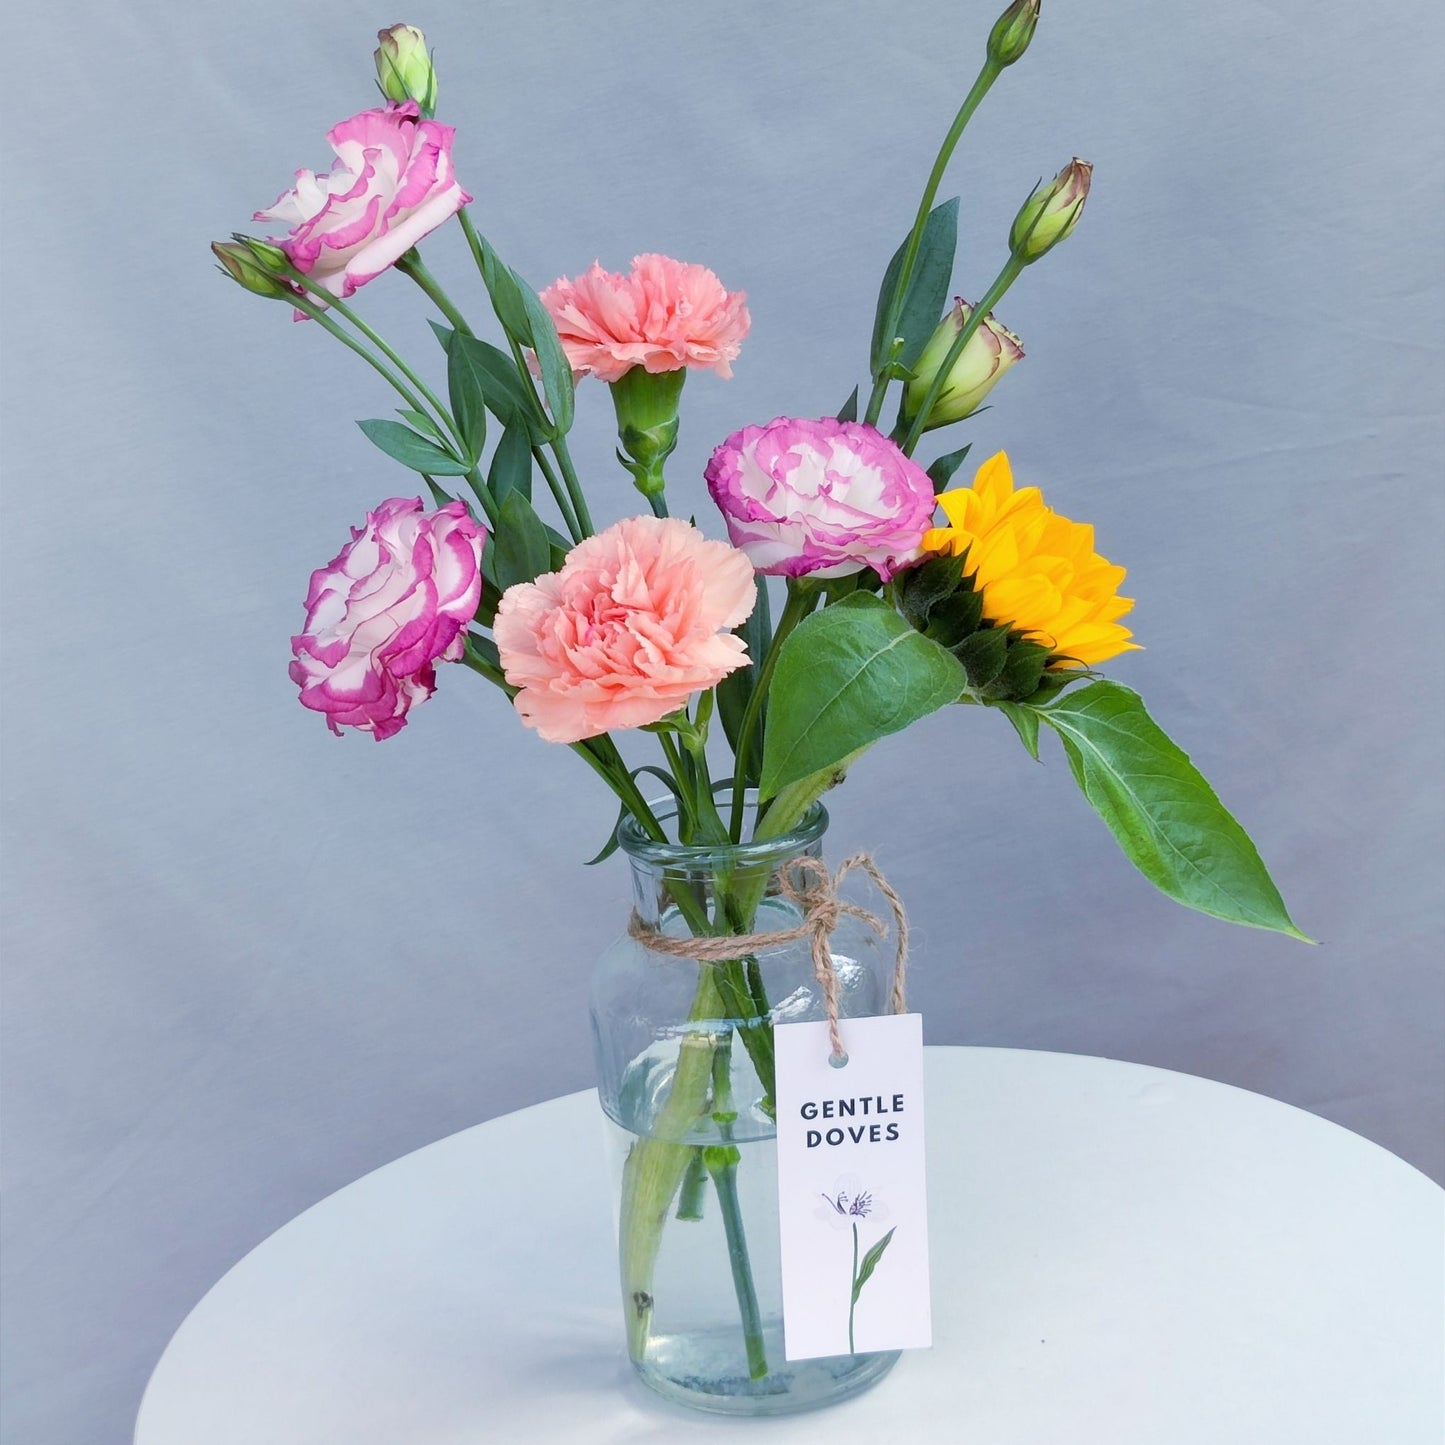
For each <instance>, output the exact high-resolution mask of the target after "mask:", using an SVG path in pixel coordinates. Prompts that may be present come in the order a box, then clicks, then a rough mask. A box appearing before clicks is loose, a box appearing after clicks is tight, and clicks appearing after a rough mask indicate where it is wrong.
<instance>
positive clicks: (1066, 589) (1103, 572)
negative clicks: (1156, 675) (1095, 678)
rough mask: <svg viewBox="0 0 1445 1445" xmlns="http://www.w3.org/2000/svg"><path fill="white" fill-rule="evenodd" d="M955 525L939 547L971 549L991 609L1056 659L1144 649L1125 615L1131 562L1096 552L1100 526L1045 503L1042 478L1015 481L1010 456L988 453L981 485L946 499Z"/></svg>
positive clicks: (927, 539)
mask: <svg viewBox="0 0 1445 1445" xmlns="http://www.w3.org/2000/svg"><path fill="white" fill-rule="evenodd" d="M938 504H939V506H941V507H942V508H943V511H944V515H945V516H946V517H947V518H948V521H949V524H950V525H949V526H947V527H933V528H931V529H930V530H929V531H928V532H926V533H925V534H924V537H923V545H924V547H925V549H927V550H928V551H930V552H937V553H943V554H949V553H951V554H952V555H954V556H959V555H961V554H962V553H964V552H967V554H968V561H967V563H966V568H967V571H968V572H969V573H970V574H972V576H973V579H974V580H973V585H974V589H975V590H976V591H978V592H980V593H982V594H983V615H984V616H985V617H986V618H987V619H988V620H989V621H991V622H994V623H997V624H999V625H1001V626H1007V627H1009V628H1010V629H1011V630H1012V631H1014V632H1020V633H1024V634H1025V635H1027V636H1028V637H1029V638H1031V639H1032V640H1034V641H1037V642H1041V643H1043V644H1044V645H1046V646H1047V647H1048V648H1049V650H1050V652H1051V653H1053V654H1054V656H1052V657H1051V658H1050V659H1049V666H1050V667H1051V668H1061V667H1080V666H1082V667H1092V666H1093V665H1094V664H1095V663H1099V662H1105V661H1107V660H1108V659H1109V658H1111V657H1117V656H1118V654H1119V653H1121V652H1132V651H1135V650H1137V647H1138V644H1137V643H1133V642H1130V641H1129V638H1130V637H1131V636H1132V635H1133V634H1132V633H1131V632H1130V631H1129V629H1128V628H1127V627H1122V626H1120V624H1119V621H1118V619H1119V618H1120V617H1122V616H1123V615H1124V614H1125V613H1126V612H1128V611H1129V609H1130V608H1131V607H1133V605H1134V602H1133V599H1132V598H1129V597H1120V596H1119V585H1120V584H1121V583H1122V582H1123V580H1124V569H1123V568H1122V567H1115V566H1112V565H1111V564H1110V563H1109V562H1108V561H1106V560H1105V559H1104V558H1103V557H1101V556H1100V555H1099V554H1098V553H1097V552H1096V551H1094V529H1093V528H1092V527H1090V526H1088V525H1086V524H1085V523H1083V522H1071V521H1070V520H1069V519H1068V518H1067V517H1061V516H1060V515H1059V514H1058V513H1057V512H1055V511H1053V510H1051V509H1050V508H1049V507H1047V506H1045V505H1044V499H1043V497H1042V496H1041V495H1040V493H1039V489H1038V488H1037V487H1024V488H1023V489H1022V490H1020V491H1015V490H1014V482H1013V471H1012V470H1011V468H1010V467H1009V461H1008V456H1007V454H1006V453H1004V452H999V453H997V455H995V456H992V457H990V458H989V459H988V461H986V462H985V463H984V464H983V465H982V466H981V467H980V468H979V469H978V472H977V473H976V475H975V476H974V479H973V486H971V487H961V488H959V489H958V490H957V491H953V492H945V493H944V494H943V495H942V496H941V497H939V499H938Z"/></svg>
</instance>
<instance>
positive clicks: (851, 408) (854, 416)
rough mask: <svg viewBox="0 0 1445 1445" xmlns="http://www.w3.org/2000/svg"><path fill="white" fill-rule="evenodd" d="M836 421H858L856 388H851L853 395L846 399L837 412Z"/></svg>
mask: <svg viewBox="0 0 1445 1445" xmlns="http://www.w3.org/2000/svg"><path fill="white" fill-rule="evenodd" d="M838 420H839V421H857V420H858V388H857V387H856V386H855V387H854V388H853V395H852V396H850V397H849V398H848V400H847V401H845V402H844V403H843V406H842V408H841V409H840V410H839V412H838Z"/></svg>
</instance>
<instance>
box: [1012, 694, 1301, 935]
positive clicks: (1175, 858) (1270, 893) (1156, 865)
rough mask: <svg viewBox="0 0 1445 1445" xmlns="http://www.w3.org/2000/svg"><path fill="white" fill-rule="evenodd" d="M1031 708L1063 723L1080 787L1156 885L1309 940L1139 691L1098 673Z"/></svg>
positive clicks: (1207, 909)
mask: <svg viewBox="0 0 1445 1445" xmlns="http://www.w3.org/2000/svg"><path fill="white" fill-rule="evenodd" d="M1035 711H1036V712H1037V714H1038V716H1039V718H1040V719H1041V720H1042V721H1043V722H1044V723H1046V724H1047V725H1048V726H1049V727H1051V728H1052V729H1053V730H1054V731H1055V732H1056V733H1058V735H1059V737H1060V739H1061V740H1062V742H1063V744H1064V752H1065V753H1066V754H1067V756H1068V759H1069V765H1070V767H1071V768H1072V769H1073V772H1074V778H1075V780H1076V781H1077V783H1078V785H1079V787H1080V788H1081V789H1083V793H1084V796H1085V797H1086V798H1087V799H1088V800H1089V802H1090V803H1091V804H1093V806H1094V809H1095V811H1096V812H1097V813H1098V814H1099V816H1100V817H1101V818H1103V820H1104V822H1105V823H1107V824H1108V825H1109V830H1110V831H1111V832H1112V833H1113V835H1114V837H1115V838H1116V839H1118V842H1119V846H1120V847H1121V848H1123V850H1124V852H1125V854H1126V855H1127V856H1128V858H1129V860H1130V862H1132V863H1133V864H1134V866H1135V867H1136V868H1138V869H1139V871H1140V872H1141V873H1142V874H1143V875H1144V876H1145V877H1146V878H1147V879H1148V880H1149V881H1150V882H1151V883H1153V884H1154V885H1155V887H1157V888H1159V889H1160V890H1161V891H1162V892H1164V893H1167V894H1168V895H1169V897H1171V898H1173V899H1175V900H1177V901H1178V902H1180V903H1182V904H1184V905H1185V906H1186V907H1188V908H1197V909H1198V910H1199V911H1200V912H1201V913H1208V914H1212V915H1213V916H1214V917H1215V918H1223V919H1225V920H1227V921H1228V922H1230V923H1243V924H1246V925H1247V926H1249V927H1250V928H1268V929H1273V930H1274V931H1275V932H1278V933H1287V934H1289V935H1290V936H1291V937H1293V938H1300V939H1305V941H1306V942H1312V941H1313V940H1310V939H1308V938H1307V937H1306V935H1305V934H1303V933H1301V932H1300V931H1299V929H1297V928H1296V927H1295V925H1294V923H1293V922H1292V921H1291V919H1290V916H1289V913H1288V912H1287V911H1286V909H1285V906H1284V901H1283V899H1281V898H1280V896H1279V890H1278V889H1277V888H1276V887H1275V886H1274V881H1273V880H1272V879H1271V878H1270V876H1269V873H1268V871H1267V870H1266V868H1265V866H1264V863H1263V862H1262V860H1261V859H1260V856H1259V853H1258V851H1257V850H1256V848H1255V846H1254V844H1253V843H1252V842H1251V841H1250V838H1249V835H1248V834H1247V833H1246V832H1245V831H1244V829H1243V828H1241V827H1240V826H1239V824H1238V823H1237V822H1235V820H1234V819H1233V818H1232V817H1231V816H1230V814H1229V813H1228V811H1227V810H1226V809H1225V807H1224V805H1223V804H1222V803H1221V802H1220V801H1219V799H1218V798H1217V797H1216V796H1215V793H1214V789H1213V788H1211V787H1210V786H1209V784H1208V783H1207V782H1206V781H1205V779H1204V777H1203V775H1202V774H1201V773H1200V772H1199V770H1198V769H1197V768H1195V766H1194V765H1193V763H1191V762H1190V761H1189V759H1188V757H1187V756H1186V755H1185V754H1184V753H1183V752H1182V751H1181V750H1180V748H1179V747H1178V746H1176V744H1175V743H1173V742H1172V741H1171V740H1170V739H1169V737H1168V736H1167V735H1166V734H1165V733H1164V731H1163V730H1162V729H1161V728H1160V727H1159V725H1158V724H1157V723H1156V722H1155V721H1154V720H1153V718H1151V717H1150V716H1149V714H1148V713H1147V712H1145V710H1144V704H1143V702H1142V701H1141V700H1140V698H1139V696H1138V694H1137V693H1133V692H1131V691H1130V690H1129V689H1128V688H1127V687H1121V686H1120V685H1119V684H1118V683H1117V682H1094V683H1090V684H1089V686H1087V687H1083V688H1080V689H1078V690H1077V691H1076V692H1071V693H1069V694H1068V695H1067V696H1065V697H1063V698H1060V699H1059V700H1058V701H1057V702H1053V703H1049V704H1048V705H1046V706H1044V707H1038V708H1036V709H1035ZM1015 725H1017V724H1015ZM1026 741H1027V739H1026Z"/></svg>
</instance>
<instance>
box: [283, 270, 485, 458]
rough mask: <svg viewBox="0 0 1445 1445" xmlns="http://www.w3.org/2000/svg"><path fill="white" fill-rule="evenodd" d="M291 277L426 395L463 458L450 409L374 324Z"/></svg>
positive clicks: (464, 448)
mask: <svg viewBox="0 0 1445 1445" xmlns="http://www.w3.org/2000/svg"><path fill="white" fill-rule="evenodd" d="M292 276H293V278H295V279H297V280H299V281H300V282H301V284H302V285H305V286H307V288H308V289H309V290H311V291H312V292H313V293H314V294H319V295H321V296H323V297H325V300H326V305H327V307H328V309H330V310H332V311H335V312H336V314H337V315H338V316H344V317H345V318H346V319H347V320H348V321H349V322H350V323H351V324H352V325H353V326H354V327H355V328H356V329H357V330H358V331H359V332H361V334H362V335H363V336H364V337H366V339H367V340H368V341H369V342H371V344H372V345H373V346H374V347H376V349H377V350H378V351H379V352H381V354H382V355H383V356H384V357H386V359H387V360H388V361H389V362H391V364H392V365H393V366H394V367H396V369H397V370H398V371H399V372H400V373H401V374H402V375H403V376H404V377H405V378H406V379H407V380H408V381H409V382H410V383H411V384H412V386H414V387H415V388H416V389H417V391H419V392H420V393H421V394H422V395H423V396H424V397H426V399H427V401H428V402H429V403H430V404H431V407H432V410H433V411H435V412H436V414H437V416H438V417H439V418H441V421H442V423H443V425H444V426H445V427H446V429H447V430H448V431H449V432H451V434H452V436H453V437H454V438H455V439H456V443H457V446H458V448H459V451H458V453H457V454H458V456H462V457H466V456H467V455H468V454H467V445H466V443H465V442H464V441H463V440H462V434H461V432H460V431H459V430H458V429H457V424H456V422H455V421H454V420H453V419H452V414H451V412H449V411H448V410H447V409H446V407H444V406H443V405H442V404H441V402H440V401H438V400H437V397H436V394H435V393H434V392H433V391H432V389H431V388H430V387H429V386H428V385H427V384H426V382H425V381H423V380H422V379H421V377H419V376H418V375H417V374H416V372H414V371H413V370H412V369H411V367H410V366H408V365H407V364H406V362H405V360H404V359H403V358H402V356H401V354H400V353H399V352H398V351H397V350H396V348H395V347H393V346H392V345H391V344H390V342H388V341H387V340H386V339H385V338H384V337H383V336H382V335H381V334H380V333H379V332H378V331H377V330H376V329H375V328H374V327H372V326H369V325H368V324H367V323H366V322H365V321H364V320H362V318H361V316H360V314H359V313H358V312H356V311H354V310H353V309H352V308H351V307H350V306H348V305H347V304H346V303H345V302H344V301H342V300H339V299H338V298H337V297H335V296H333V295H331V293H330V292H327V291H322V292H316V288H315V287H314V286H311V285H310V283H309V282H308V281H307V279H306V275H305V273H304V272H301V271H295V270H293V271H292ZM303 309H304V308H303ZM417 410H418V411H425V410H426V408H425V407H421V406H418V407H417Z"/></svg>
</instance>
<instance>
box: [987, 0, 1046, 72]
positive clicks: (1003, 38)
mask: <svg viewBox="0 0 1445 1445" xmlns="http://www.w3.org/2000/svg"><path fill="white" fill-rule="evenodd" d="M1038 23H1039V0H1014V3H1013V4H1012V5H1010V6H1009V8H1008V9H1007V10H1005V11H1004V12H1003V14H1002V15H1000V16H999V17H998V19H997V21H995V22H994V27H993V30H992V31H991V32H990V34H989V37H988V58H989V59H990V60H991V61H993V63H994V64H995V65H998V66H1004V65H1012V64H1013V63H1014V61H1015V60H1018V59H1019V58H1020V57H1021V56H1022V55H1023V53H1024V51H1025V50H1027V49H1028V48H1029V41H1030V40H1032V39H1033V38H1034V27H1035V26H1036V25H1037V24H1038Z"/></svg>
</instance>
